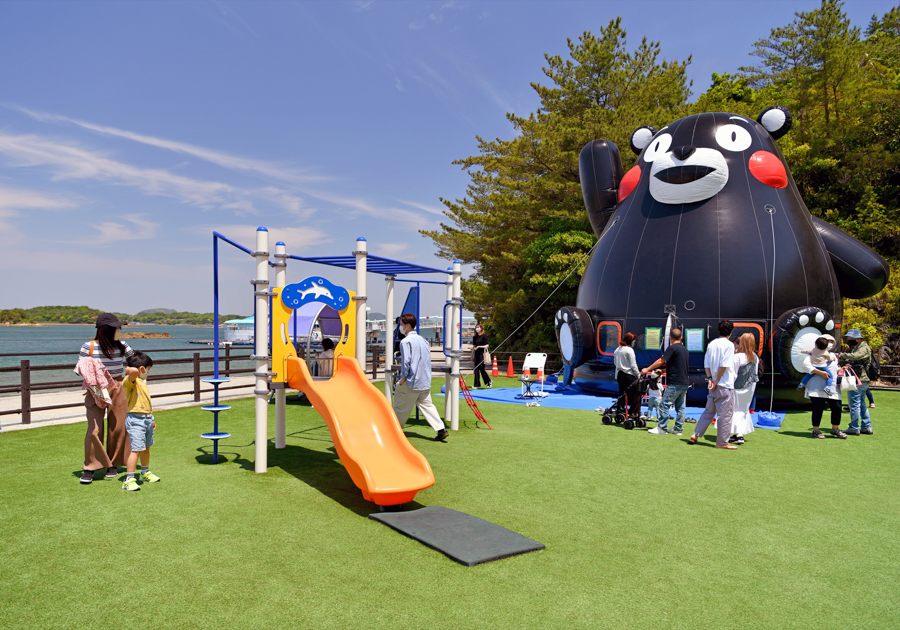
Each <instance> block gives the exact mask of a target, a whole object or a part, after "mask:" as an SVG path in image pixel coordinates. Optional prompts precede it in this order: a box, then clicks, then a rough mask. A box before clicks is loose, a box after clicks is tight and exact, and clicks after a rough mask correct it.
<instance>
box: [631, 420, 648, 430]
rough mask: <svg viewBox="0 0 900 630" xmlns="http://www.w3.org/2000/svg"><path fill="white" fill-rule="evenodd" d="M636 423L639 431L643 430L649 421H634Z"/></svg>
mask: <svg viewBox="0 0 900 630" xmlns="http://www.w3.org/2000/svg"><path fill="white" fill-rule="evenodd" d="M634 423H635V425H637V427H638V428H639V429H643V428H644V427H645V426H647V421H646V420H644V419H643V418H638V419H637V420H635V421H634Z"/></svg>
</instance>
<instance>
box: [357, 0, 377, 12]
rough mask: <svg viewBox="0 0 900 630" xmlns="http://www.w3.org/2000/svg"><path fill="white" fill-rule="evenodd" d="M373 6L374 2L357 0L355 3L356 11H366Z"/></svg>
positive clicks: (373, 0) (372, 0) (371, 0)
mask: <svg viewBox="0 0 900 630" xmlns="http://www.w3.org/2000/svg"><path fill="white" fill-rule="evenodd" d="M373 4H375V0H359V1H358V2H357V3H356V10H357V11H366V10H368V8H369V7H370V6H372V5H373Z"/></svg>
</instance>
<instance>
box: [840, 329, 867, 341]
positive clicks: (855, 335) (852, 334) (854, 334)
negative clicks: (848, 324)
mask: <svg viewBox="0 0 900 630" xmlns="http://www.w3.org/2000/svg"><path fill="white" fill-rule="evenodd" d="M847 337H849V338H850V339H862V338H863V336H862V333H861V332H859V329H857V328H851V329H850V330H848V331H847V332H846V333H845V334H844V338H845V339H846V338H847Z"/></svg>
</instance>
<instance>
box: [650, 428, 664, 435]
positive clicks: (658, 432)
mask: <svg viewBox="0 0 900 630" xmlns="http://www.w3.org/2000/svg"><path fill="white" fill-rule="evenodd" d="M647 433H652V434H653V435H666V430H665V429H660V428H659V427H653V428H652V429H650V430H649V431H647Z"/></svg>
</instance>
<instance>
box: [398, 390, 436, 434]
mask: <svg viewBox="0 0 900 630" xmlns="http://www.w3.org/2000/svg"><path fill="white" fill-rule="evenodd" d="M416 406H417V407H418V408H419V411H421V412H422V415H423V416H425V420H427V421H428V424H430V425H431V428H432V429H434V430H435V431H440V430H442V429H443V428H444V421H443V420H441V417H440V415H438V410H437V408H436V407H435V406H434V403H433V402H431V391H430V390H427V389H423V390H416V389H410V387H409V385H407V384H406V383H403V385H398V386H397V387H396V388H395V389H394V413H395V414H397V419H398V420H399V421H400V426H401V427H402V426H403V425H405V424H406V421H407V420H408V419H409V414H410V412H411V411H412V410H413V407H416Z"/></svg>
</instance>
